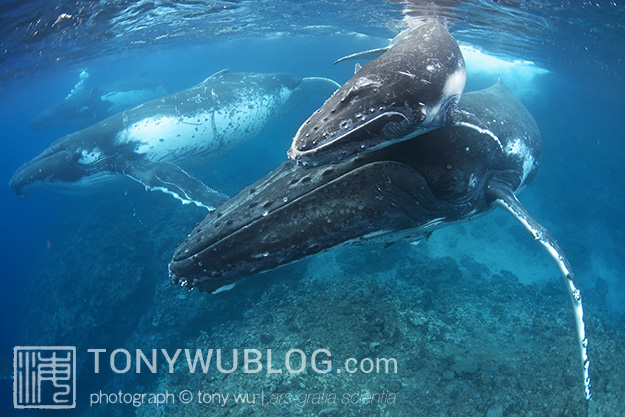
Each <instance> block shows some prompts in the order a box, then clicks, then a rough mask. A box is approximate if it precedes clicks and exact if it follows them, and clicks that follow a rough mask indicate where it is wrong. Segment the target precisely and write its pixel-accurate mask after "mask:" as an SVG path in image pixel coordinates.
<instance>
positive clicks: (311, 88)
mask: <svg viewBox="0 0 625 417" xmlns="http://www.w3.org/2000/svg"><path fill="white" fill-rule="evenodd" d="M339 88H341V85H340V84H339V83H337V82H336V81H334V80H331V79H330V78H325V77H305V78H302V81H301V82H300V83H299V85H298V86H297V88H296V89H295V90H293V92H292V93H291V95H290V96H289V99H288V100H287V101H286V103H284V104H283V105H282V107H281V108H280V110H279V114H281V115H284V114H288V113H290V112H292V111H293V110H295V109H296V108H298V107H299V106H301V105H302V104H304V103H305V102H306V101H307V100H308V99H309V98H310V96H311V95H314V94H315V95H320V96H322V97H323V98H324V99H327V98H328V97H330V96H331V95H332V93H334V92H335V91H336V90H338V89H339Z"/></svg>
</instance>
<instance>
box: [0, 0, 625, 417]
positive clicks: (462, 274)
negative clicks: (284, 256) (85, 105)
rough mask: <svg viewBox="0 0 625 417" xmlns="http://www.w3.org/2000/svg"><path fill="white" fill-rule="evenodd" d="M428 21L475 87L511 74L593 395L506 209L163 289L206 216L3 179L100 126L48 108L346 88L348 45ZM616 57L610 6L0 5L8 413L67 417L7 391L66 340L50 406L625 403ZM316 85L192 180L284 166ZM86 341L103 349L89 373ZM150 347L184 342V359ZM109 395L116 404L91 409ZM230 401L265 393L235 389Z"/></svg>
mask: <svg viewBox="0 0 625 417" xmlns="http://www.w3.org/2000/svg"><path fill="white" fill-rule="evenodd" d="M423 18H437V19H438V20H440V21H441V22H443V23H444V24H445V25H446V27H448V29H449V31H450V32H451V34H452V35H453V36H454V38H455V39H456V40H457V41H458V43H459V44H460V46H461V49H462V51H463V54H464V56H465V61H466V63H467V72H468V75H467V86H466V89H465V91H472V90H477V89H480V88H484V87H487V86H489V85H491V84H493V83H494V82H495V81H497V79H498V77H499V76H500V77H502V79H503V81H504V82H505V83H506V84H507V85H508V86H509V87H510V89H511V91H512V92H513V93H514V94H515V95H516V96H517V97H518V98H519V99H520V100H521V101H522V102H523V103H524V104H525V105H526V106H527V108H528V109H529V111H530V112H531V113H532V114H533V116H534V118H535V119H536V122H537V124H538V126H539V128H540V131H541V134H542V140H543V157H542V164H541V167H540V170H539V173H538V176H537V177H536V179H535V180H534V181H533V182H532V184H530V186H529V187H527V188H526V189H525V190H523V191H522V192H521V193H520V194H519V199H520V201H521V202H522V203H523V204H524V205H525V206H526V207H527V208H528V210H529V211H530V212H531V213H532V214H533V215H534V216H535V217H536V218H538V219H539V220H540V221H541V222H542V223H543V224H544V225H545V226H546V227H548V228H549V230H550V231H551V233H552V234H553V235H554V236H555V238H556V239H557V241H558V243H559V245H560V246H561V247H562V249H563V250H564V252H565V253H566V254H567V256H568V258H569V260H570V262H571V264H572V267H573V269H574V271H575V272H576V275H577V279H578V282H579V285H580V288H581V292H582V296H583V300H584V308H585V318H586V325H587V334H588V338H589V355H590V361H591V362H590V363H591V367H590V376H591V379H592V384H593V386H592V388H593V399H592V401H591V403H590V405H589V404H588V402H587V401H586V400H585V398H584V395H583V385H582V377H581V370H580V365H579V357H578V355H579V353H578V350H577V344H576V338H575V321H574V317H573V314H572V312H571V308H570V301H569V299H568V295H567V293H566V290H565V289H564V286H563V285H562V282H561V281H562V280H561V277H560V274H559V271H558V268H557V267H556V265H555V264H554V263H553V262H552V260H551V259H550V258H549V256H548V255H547V254H546V253H545V252H544V251H543V250H542V248H541V247H540V245H538V244H537V243H536V242H534V241H533V239H532V237H531V236H530V235H529V234H528V233H527V232H526V231H525V230H524V229H523V228H522V227H521V226H520V225H519V224H518V223H517V222H516V221H515V220H514V219H513V218H512V217H511V216H509V215H508V214H506V213H504V212H503V211H502V210H495V211H493V212H491V213H489V214H488V215H486V216H484V217H481V218H479V219H476V220H473V221H471V222H467V223H461V224H456V225H452V226H449V227H446V228H443V229H441V230H438V231H435V232H434V233H433V234H432V236H431V237H430V238H429V239H428V240H427V241H423V242H421V243H420V244H418V245H410V244H407V243H404V242H401V243H397V244H395V245H392V246H390V247H385V246H384V245H372V246H364V247H347V248H341V249H337V250H334V251H330V252H327V253H323V254H319V255H316V256H313V257H310V258H307V259H304V260H302V261H299V262H296V263H293V264H290V265H287V266H285V267H282V268H279V269H277V270H274V271H270V272H267V273H264V274H261V275H258V276H253V277H249V278H247V279H245V280H243V281H241V282H240V283H239V284H238V285H237V286H236V287H235V288H234V289H232V290H231V291H228V292H224V293H220V294H216V295H208V294H203V293H199V292H198V291H192V292H188V291H186V290H185V289H184V288H180V287H177V286H174V285H173V284H172V283H171V281H170V279H169V277H168V269H167V265H168V263H169V261H170V260H171V257H172V255H173V253H174V250H175V249H176V247H177V245H178V244H179V243H180V242H182V241H183V240H184V238H185V237H186V236H187V234H188V233H189V232H190V231H191V230H192V229H193V227H194V225H195V224H196V223H198V222H200V221H201V220H202V219H203V218H204V217H205V216H206V213H207V212H206V210H204V209H202V208H199V207H196V206H194V205H182V204H180V202H179V201H177V200H175V199H173V198H171V197H170V196H168V195H166V194H164V193H160V192H158V191H153V192H147V191H145V190H144V188H143V186H141V185H140V184H138V183H136V182H133V181H130V180H128V179H120V180H119V181H118V182H115V183H111V184H102V185H99V186H97V187H93V188H92V189H90V190H86V191H87V192H85V191H84V190H81V191H80V192H76V193H59V192H56V191H53V190H49V191H47V190H43V191H33V192H32V193H30V194H28V195H27V196H26V197H24V198H19V197H17V196H16V195H15V193H14V192H13V190H11V188H10V187H9V186H8V183H9V180H10V178H11V176H12V175H13V173H14V172H15V171H16V170H17V169H18V168H19V167H20V166H21V165H22V164H23V163H25V162H27V161H29V160H30V159H32V158H33V157H35V156H36V155H37V154H39V153H40V152H42V151H43V150H44V149H45V148H46V147H47V146H49V145H50V144H51V143H52V142H53V141H55V140H56V139H58V138H60V137H62V136H64V135H66V134H69V133H72V132H74V131H76V130H78V129H81V128H84V127H87V126H88V125H90V124H92V123H95V122H96V120H91V119H82V120H76V118H72V117H71V116H67V115H64V114H61V115H55V116H53V117H48V118H47V119H45V120H44V121H43V122H41V123H40V124H38V125H37V126H35V124H34V122H33V121H34V120H35V119H37V118H38V117H40V115H41V114H42V112H45V111H46V110H47V109H50V108H52V106H54V105H57V104H58V103H61V102H63V101H64V100H65V101H67V98H68V97H70V96H72V94H74V95H75V94H78V92H80V91H83V92H84V91H90V92H92V91H102V89H103V87H102V86H105V85H111V84H112V83H118V82H120V80H134V81H133V82H135V83H137V84H136V85H138V84H139V81H136V80H138V79H142V80H143V81H141V83H143V82H144V81H145V80H146V79H149V82H150V83H151V84H150V85H152V86H154V85H158V88H159V90H158V91H166V92H169V93H172V92H176V91H180V90H183V89H185V88H189V87H191V86H193V85H195V84H197V83H199V82H200V81H202V80H204V79H205V78H206V77H208V76H210V75H212V74H214V73H216V72H218V71H221V70H223V69H229V70H230V71H234V72H254V73H273V72H282V73H290V74H293V75H295V76H297V77H328V78H331V79H333V80H335V81H337V82H338V83H339V84H342V83H344V82H345V81H347V80H348V79H349V78H350V77H351V76H352V74H353V73H354V62H353V61H347V62H343V63H339V64H336V65H333V62H334V61H335V60H336V59H338V58H340V57H343V56H346V55H349V54H351V53H354V52H359V51H363V50H368V49H374V48H380V47H383V46H386V45H388V42H389V40H390V39H392V38H393V37H394V36H395V35H397V34H398V33H399V32H400V31H401V30H403V29H405V28H406V27H408V26H409V25H410V24H414V22H416V21H418V20H420V19H423ZM623 51H625V3H623V2H622V1H620V0H619V1H585V0H584V1H581V0H580V1H546V2H545V1H514V0H505V1H493V2H491V1H486V0H482V1H462V0H436V1H416V0H414V1H381V0H378V1H374V0H358V1H304V0H303V1H288V0H282V1H280V0H271V1H269V0H267V1H243V0H241V1H237V0H231V1H219V0H215V1H209V0H185V1H161V0H154V1H143V0H142V1H131V0H119V1H99V2H98V1H93V2H87V1H75V2H66V1H56V2H45V1H41V2H37V1H32V2H19V1H9V0H5V1H3V2H2V4H1V5H0V129H1V130H0V131H1V132H2V134H1V135H0V147H1V151H0V177H1V178H2V179H3V183H4V184H5V186H3V187H0V201H1V207H2V216H0V224H1V235H2V250H1V251H0V264H1V265H2V266H3V268H2V270H3V272H2V284H3V290H2V291H0V317H2V320H0V334H1V335H2V337H0V378H1V379H0V401H1V402H0V415H3V416H9V415H16V416H20V415H24V416H25V415H48V414H54V413H56V414H59V411H56V410H34V409H25V410H18V409H15V408H14V402H13V400H14V398H13V396H14V387H13V380H12V375H13V370H14V369H13V367H14V364H13V360H14V347H15V346H75V347H76V366H77V368H76V369H77V370H76V375H74V376H75V377H76V382H77V385H76V394H77V395H76V397H77V400H76V408H73V409H70V410H65V411H61V413H63V415H72V416H73V415H76V416H78V415H81V416H161V415H175V416H187V415H188V416H198V415H220V416H222V415H223V416H248V415H258V416H265V415H266V416H273V415H287V416H288V415H303V416H313V415H314V416H317V415H324V416H489V417H495V416H534V417H538V416H545V417H546V416H550V417H551V416H586V415H589V413H590V414H591V415H596V416H612V417H613V416H619V415H621V416H623V415H625V348H624V346H625V280H624V278H623V270H625V246H624V245H623V241H625V222H623V220H622V219H623V217H622V216H623V210H624V209H625V187H624V184H625V164H624V163H623V158H624V156H625V142H624V140H625V106H623V99H624V98H625V57H624V55H623ZM362 63H364V62H362ZM81 82H82V84H81ZM118 85H119V84H118ZM96 89H97V90H96ZM152 91H154V90H152ZM135 99H136V97H135ZM140 99H141V100H144V101H145V100H146V99H147V98H145V97H143V96H142V97H141V98H140ZM324 99H325V97H321V96H311V97H310V98H309V99H308V100H307V101H305V102H304V103H303V104H301V105H300V106H298V107H297V108H295V109H292V110H291V111H289V112H285V113H284V114H282V113H281V114H277V115H275V117H273V118H272V119H271V120H270V122H269V124H268V125H267V126H266V127H265V128H264V129H263V130H262V132H261V133H260V135H258V136H257V137H255V138H254V139H253V140H251V141H250V142H249V143H247V144H245V145H243V146H241V147H240V148H238V149H236V150H234V151H233V152H231V153H230V154H228V155H226V156H224V157H222V158H220V159H218V160H216V161H212V162H210V163H209V164H206V165H205V166H202V167H199V168H198V169H196V170H194V171H193V174H194V175H195V176H196V177H197V178H199V179H201V180H202V181H204V182H205V183H206V184H208V185H209V186H211V187H213V188H215V189H217V190H218V191H220V192H222V193H225V194H228V195H231V196H233V195H236V194H237V193H238V192H239V191H240V190H241V189H242V188H243V187H245V186H247V185H249V184H251V183H253V182H255V181H256V180H258V179H259V178H261V177H262V176H263V175H265V174H266V173H268V172H270V171H271V170H273V169H275V168H276V167H278V166H279V164H280V163H282V162H283V161H284V160H286V151H287V149H288V148H289V146H290V144H291V140H292V138H293V136H294V134H295V132H296V131H297V129H298V127H299V126H300V125H301V123H302V122H303V121H304V120H306V118H307V117H308V116H309V115H310V114H312V112H313V111H315V110H316V109H317V108H318V107H320V106H321V105H322V104H323V102H324ZM122 104H123V103H122ZM135 104H138V103H135ZM83 110H84V109H83ZM89 349H105V350H106V352H104V353H102V354H101V357H100V366H101V368H102V370H101V371H100V372H98V373H96V372H95V369H94V357H95V356H94V354H93V353H89V351H88V350H89ZM116 349H121V350H123V351H127V352H129V355H130V357H131V359H132V361H131V362H132V363H131V365H132V366H131V368H129V370H128V371H125V372H116V371H114V369H117V370H119V369H121V368H124V365H125V359H126V356H125V354H124V353H123V351H120V352H122V353H121V354H119V355H117V357H116V358H114V359H113V360H112V362H110V361H109V356H110V354H111V353H112V352H113V351H115V350H116ZM153 349H156V351H155V352H156V354H158V369H157V370H156V371H154V372H152V371H150V370H149V369H148V368H147V367H146V366H144V367H143V369H142V372H136V368H135V365H136V362H137V361H136V356H135V354H136V352H137V350H140V351H142V352H144V353H145V354H146V355H147V356H148V358H149V359H151V358H152V356H151V355H152V352H153V351H152V350H153ZM162 349H164V350H166V351H168V352H170V353H171V354H173V353H174V352H175V351H176V349H182V352H183V353H180V359H179V361H178V362H177V365H176V366H177V367H176V369H175V370H173V369H172V371H173V372H169V370H168V366H167V361H166V360H165V358H164V356H162ZM184 349H190V350H192V351H193V352H195V349H202V350H203V351H204V353H206V351H207V350H208V349H214V350H216V349H222V351H223V353H224V355H225V357H228V355H230V360H229V361H226V360H224V362H225V363H227V364H226V365H224V367H226V366H231V365H232V361H233V359H232V351H233V349H238V350H239V352H240V354H241V355H242V353H241V352H243V350H244V349H256V350H258V351H261V352H262V355H263V363H264V364H265V366H266V363H265V362H264V361H265V360H266V358H267V356H266V350H267V349H272V350H273V358H274V362H275V363H278V364H279V363H282V367H284V366H283V365H284V361H283V358H284V356H285V354H286V352H288V351H290V350H293V349H299V350H300V351H302V352H305V354H306V355H307V358H308V359H310V356H311V354H312V353H313V351H315V350H316V349H327V350H328V351H330V352H331V353H332V358H333V359H334V358H336V362H337V363H338V362H340V361H343V360H344V359H345V358H348V357H353V358H357V359H358V360H361V359H363V358H374V359H373V360H375V358H390V357H393V358H396V359H397V363H398V372H397V373H388V374H385V373H375V372H371V373H367V372H359V373H355V374H346V373H342V374H341V373H337V372H336V371H332V372H328V373H316V372H314V371H313V370H312V369H311V368H310V367H308V368H307V369H306V370H305V371H304V372H302V373H289V372H286V371H285V372H282V373H277V374H273V373H267V372H266V369H263V371H262V372H259V373H244V372H243V371H242V370H239V371H237V372H234V373H232V374H228V373H224V372H219V371H217V370H214V369H211V370H209V371H208V372H207V373H204V372H200V371H197V372H195V373H192V372H190V371H189V370H188V369H187V368H186V366H187V362H186V359H183V356H184V354H185V353H184ZM276 358H279V359H276ZM116 360H117V361H118V362H115V361H116ZM298 360H299V358H298ZM361 363H362V362H361ZM365 363H366V362H365ZM275 366H276V367H279V366H280V365H275ZM185 390H189V392H191V393H192V395H193V399H192V401H190V402H189V403H188V404H185V403H184V402H183V401H181V399H180V398H181V397H180V395H181V393H182V392H183V391H185ZM200 392H203V393H205V394H211V395H209V396H208V397H206V396H205V397H202V396H201V395H200V394H199V393H200ZM113 393H115V394H116V393H119V399H118V400H117V401H116V402H115V403H114V404H112V402H113V400H112V399H111V398H112V397H110V396H109V397H107V398H108V400H109V401H110V402H109V403H108V404H107V403H104V399H103V398H104V397H106V395H108V394H113ZM165 393H167V394H169V393H171V394H172V397H175V400H174V399H169V398H168V397H164V398H167V399H168V400H167V401H166V402H165V403H164V404H153V403H149V402H148V401H147V400H145V402H144V403H141V404H140V405H137V404H134V405H133V404H132V402H131V403H130V404H128V403H123V398H124V394H133V395H134V394H146V397H144V399H145V398H149V395H150V394H165ZM227 394H230V395H231V396H232V397H231V398H229V400H224V396H225V395H227ZM243 394H248V395H250V398H251V395H253V394H255V395H256V398H255V399H256V402H255V403H252V402H251V401H248V402H245V401H241V402H240V403H236V402H235V401H234V399H233V398H234V396H235V395H243ZM332 394H334V395H335V396H336V400H335V401H334V402H333V401H332V400H331V398H332ZM391 394H392V395H391ZM94 395H95V397H94ZM261 397H263V401H264V402H263V403H262V404H261V403H260V402H261ZM128 398H129V397H128ZM250 398H248V400H249V399H250ZM363 398H364V399H366V398H369V400H363ZM287 399H289V400H288V401H287ZM391 399H392V401H391ZM94 400H97V401H94ZM220 400H223V402H222V403H219V401H220ZM272 400H275V401H273V402H272ZM120 402H122V403H121V404H120Z"/></svg>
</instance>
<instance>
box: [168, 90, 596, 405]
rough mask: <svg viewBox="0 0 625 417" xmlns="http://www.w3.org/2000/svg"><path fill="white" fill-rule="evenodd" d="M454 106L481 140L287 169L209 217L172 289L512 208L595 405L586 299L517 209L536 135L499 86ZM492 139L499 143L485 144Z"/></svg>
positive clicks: (188, 246) (211, 287)
mask: <svg viewBox="0 0 625 417" xmlns="http://www.w3.org/2000/svg"><path fill="white" fill-rule="evenodd" d="M459 107H460V108H461V109H462V110H463V111H467V112H470V113H472V114H475V115H477V116H478V117H480V119H481V120H484V121H485V123H486V125H487V129H489V132H488V133H480V132H479V131H477V130H475V129H472V128H467V127H462V126H445V127H443V128H440V129H437V130H433V131H430V132H428V133H425V134H423V135H421V136H419V137H418V138H414V139H412V140H408V141H403V142H399V143H396V144H393V145H390V146H387V147H385V148H382V149H379V150H377V151H374V152H368V153H365V154H364V155H360V156H358V157H355V158H352V159H349V160H346V161H344V162H341V163H338V164H333V165H328V166H322V167H316V168H313V169H309V170H306V169H303V168H301V167H299V166H298V165H297V164H296V163H294V162H287V163H285V164H283V165H282V166H281V167H280V168H278V169H276V170H275V171H273V172H272V173H270V174H268V175H267V176H266V177H265V178H263V179H261V180H260V181H258V182H257V183H255V184H254V185H252V186H250V187H248V188H246V189H244V190H243V191H242V192H241V193H240V194H239V195H237V196H236V197H234V198H232V199H231V200H229V201H228V202H226V203H224V204H223V205H222V206H221V207H219V208H218V209H217V211H216V212H215V213H211V214H209V215H208V216H207V217H206V218H205V219H204V221H202V222H201V223H200V224H199V225H198V226H197V227H196V228H195V230H193V231H192V232H191V234H190V235H189V236H188V238H187V239H186V240H185V241H184V242H183V243H182V244H180V246H179V247H178V249H177V250H176V252H175V254H174V256H173V259H172V261H171V263H170V265H169V270H170V276H171V278H172V280H173V281H174V282H175V283H179V284H181V285H184V286H186V287H187V288H198V289H199V290H201V291H207V292H214V291H216V290H219V289H220V288H224V287H225V288H227V287H228V286H229V285H232V284H233V283H234V282H236V281H237V280H238V279H240V278H242V277H245V276H249V275H252V274H255V273H258V272H262V271H266V270H269V269H272V268H275V267H278V266H280V265H284V264H286V263H289V262H293V261H296V260H299V259H301V258H304V257H306V256H309V255H313V254H315V253H318V252H321V251H325V250H329V249H332V248H335V247H338V246H341V245H348V244H362V243H369V242H389V243H390V242H395V241H397V240H400V239H408V240H412V239H418V238H420V237H423V236H425V235H426V234H428V233H430V232H431V231H432V230H435V229H437V228H440V227H443V226H445V225H448V224H451V223H455V222H459V221H465V220H469V219H472V218H475V217H477V216H479V215H482V214H485V213H487V212H488V211H490V210H491V209H493V208H494V207H496V206H500V207H503V208H505V209H506V210H508V211H509V212H510V213H512V215H513V216H514V217H515V218H517V219H518V220H519V221H520V222H521V223H522V224H523V225H524V226H525V227H526V228H527V229H528V230H529V231H530V232H531V234H532V235H533V236H534V238H535V239H536V240H538V241H539V242H540V243H541V244H542V245H543V246H544V247H545V248H546V249H547V251H548V252H549V254H550V255H551V256H552V258H553V259H554V261H555V262H556V263H557V265H558V267H559V269H560V271H561V273H562V276H563V278H564V282H565V284H566V288H567V290H568V292H569V295H570V298H571V302H572V304H573V307H574V312H575V317H576V324H577V334H578V342H579V348H580V352H581V358H582V365H583V371H584V384H585V388H586V396H587V398H590V378H589V373H588V367H589V361H588V356H587V351H586V346H587V339H586V335H585V329H584V322H583V310H582V304H581V295H580V292H579V289H578V287H577V284H576V281H575V277H574V275H573V272H572V270H571V267H570V264H569V262H568V260H567V259H566V257H565V255H564V253H563V252H562V250H561V249H560V248H559V246H558V245H557V243H556V242H555V240H554V239H553V238H552V236H551V235H550V233H549V232H548V231H547V229H545V228H544V227H543V226H542V225H541V224H540V223H538V222H537V221H536V220H535V219H534V218H533V217H532V216H531V215H530V214H529V213H528V212H527V211H526V210H525V209H524V208H523V206H522V205H521V204H520V203H519V201H518V200H517V199H516V197H515V194H514V193H515V192H516V191H518V190H519V189H521V188H522V187H524V186H525V185H527V184H529V183H530V182H531V181H532V179H533V178H534V177H535V175H536V172H537V169H538V166H539V163H540V157H541V140H540V132H539V130H538V127H537V126H536V123H535V121H534V119H533V118H532V116H531V114H530V113H529V112H528V111H527V109H526V108H525V107H524V106H523V105H522V104H521V102H519V101H518V100H517V99H516V98H515V97H514V96H513V95H512V94H511V93H510V92H509V91H508V89H507V88H506V87H505V85H504V84H503V83H502V82H501V81H499V82H498V83H497V84H496V85H494V86H492V87H490V88H488V89H485V90H481V91H478V92H474V93H468V94H466V95H464V96H463V97H462V99H461V100H460V103H459ZM492 135H496V136H497V137H498V138H499V139H500V141H501V142H500V143H496V142H494V141H493V140H491V136H492Z"/></svg>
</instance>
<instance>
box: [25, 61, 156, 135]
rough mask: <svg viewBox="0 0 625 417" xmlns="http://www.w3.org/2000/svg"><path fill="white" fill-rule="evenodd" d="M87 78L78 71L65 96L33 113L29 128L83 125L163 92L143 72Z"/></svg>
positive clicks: (152, 79)
mask: <svg viewBox="0 0 625 417" xmlns="http://www.w3.org/2000/svg"><path fill="white" fill-rule="evenodd" d="M89 78H90V77H89V73H88V72H87V71H86V70H83V71H81V73H80V80H79V81H78V82H77V83H76V85H74V88H72V90H71V91H70V93H69V94H68V95H67V97H65V99H63V101H61V102H59V103H57V104H55V105H53V106H51V107H49V108H47V109H45V110H44V111H42V112H41V113H39V114H37V115H36V116H35V117H34V118H33V120H32V121H31V122H30V124H29V125H28V127H29V129H30V130H33V131H38V130H41V129H44V128H49V127H69V128H74V129H84V128H85V127H87V126H90V125H92V124H94V123H97V122H99V121H100V120H102V119H105V118H106V117H109V116H112V115H113V114H115V113H119V112H121V111H124V110H126V109H130V108H132V107H135V106H138V105H139V104H142V103H145V102H146V101H149V100H153V99H156V98H158V97H162V96H165V95H167V89H166V88H165V87H164V86H163V84H162V83H161V82H159V81H158V80H156V79H154V78H152V77H150V76H149V75H148V74H147V73H144V74H141V75H139V76H136V77H130V78H125V79H122V80H119V81H115V82H111V83H106V84H102V85H93V84H90V83H89Z"/></svg>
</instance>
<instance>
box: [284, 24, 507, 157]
mask: <svg viewBox="0 0 625 417" xmlns="http://www.w3.org/2000/svg"><path fill="white" fill-rule="evenodd" d="M383 50H384V51H386V52H384V53H383V54H382V55H381V56H379V57H378V58H376V59H374V60H373V61H370V62H368V63H367V64H365V65H364V66H363V67H362V68H361V69H360V70H359V71H357V72H356V74H354V76H353V77H352V78H350V79H349V80H348V81H347V82H346V83H345V84H343V86H342V87H341V88H340V89H339V90H337V91H336V92H335V93H334V94H333V95H332V97H330V98H329V99H328V100H327V101H326V102H325V104H324V105H323V106H322V107H321V108H319V109H318V110H317V111H316V112H315V113H313V114H312V116H310V118H309V119H308V120H307V121H306V122H304V124H303V125H302V126H301V127H300V128H299V130H298V132H297V133H296V135H295V137H294V138H293V143H292V145H291V148H290V149H289V150H288V152H287V154H288V156H289V158H291V159H293V160H296V161H299V162H301V163H302V164H303V165H307V166H315V165H322V164H326V163H329V162H336V161H340V160H344V159H346V158H349V157H351V156H354V155H358V154H361V153H363V152H367V151H372V150H375V149H378V148H381V147H384V146H387V145H389V144H392V143H395V142H400V141H403V140H406V139H409V138H412V137H414V136H417V135H420V134H422V133H425V132H427V131H429V130H432V129H435V128H437V127H441V126H443V125H449V124H455V125H466V126H470V127H473V128H475V129H478V130H482V131H486V132H488V130H487V129H484V124H483V123H482V122H481V121H480V120H478V119H477V118H476V116H475V115H473V114H470V113H467V112H465V111H462V110H460V109H458V107H457V103H458V100H459V99H460V95H461V94H462V91H463V90H464V85H465V82H466V68H465V64H464V59H463V57H462V53H461V52H460V48H459V47H458V44H457V43H456V40H455V39H454V38H453V37H452V36H451V35H450V34H449V32H448V31H447V29H445V28H444V27H443V26H442V25H441V24H440V23H438V22H437V21H435V20H430V21H427V22H425V23H422V24H421V25H419V26H416V27H415V28H412V29H408V30H406V31H404V32H402V33H401V34H400V35H398V36H397V38H396V41H394V42H393V43H392V44H391V46H390V47H389V48H383ZM380 51H382V50H376V51H374V52H380ZM357 55H360V54H357ZM494 139H495V140H496V138H494Z"/></svg>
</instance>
